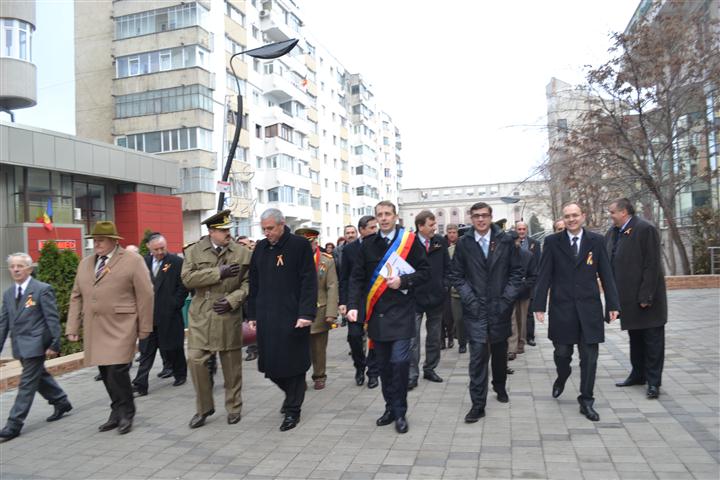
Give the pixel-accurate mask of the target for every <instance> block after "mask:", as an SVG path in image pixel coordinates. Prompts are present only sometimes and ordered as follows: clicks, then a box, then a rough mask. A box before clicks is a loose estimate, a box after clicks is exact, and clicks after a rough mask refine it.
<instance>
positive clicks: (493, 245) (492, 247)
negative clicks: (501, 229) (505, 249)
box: [490, 240, 495, 252]
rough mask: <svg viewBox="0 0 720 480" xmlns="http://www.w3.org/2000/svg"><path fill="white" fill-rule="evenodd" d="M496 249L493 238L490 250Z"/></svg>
mask: <svg viewBox="0 0 720 480" xmlns="http://www.w3.org/2000/svg"><path fill="white" fill-rule="evenodd" d="M494 251H495V241H494V240H493V241H492V242H490V252H494Z"/></svg>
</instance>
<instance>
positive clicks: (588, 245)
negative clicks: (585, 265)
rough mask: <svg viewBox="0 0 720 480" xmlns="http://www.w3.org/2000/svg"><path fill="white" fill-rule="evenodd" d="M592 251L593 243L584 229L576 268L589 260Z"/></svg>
mask: <svg viewBox="0 0 720 480" xmlns="http://www.w3.org/2000/svg"><path fill="white" fill-rule="evenodd" d="M591 249H592V241H591V240H590V238H589V237H588V234H587V230H585V229H583V236H582V240H580V255H578V257H577V259H576V261H575V266H577V265H580V263H581V262H584V261H585V260H586V259H587V255H588V252H590V250H591Z"/></svg>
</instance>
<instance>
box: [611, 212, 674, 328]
mask: <svg viewBox="0 0 720 480" xmlns="http://www.w3.org/2000/svg"><path fill="white" fill-rule="evenodd" d="M616 237H617V246H616V247H615V254H614V255H613V246H614V245H615V238H616ZM605 246H606V248H607V252H608V255H609V256H610V261H611V263H612V268H613V273H614V275H615V283H616V285H617V290H618V295H619V296H620V312H621V315H620V325H621V327H622V329H623V330H637V329H643V328H652V327H660V326H662V325H665V324H666V323H667V292H666V291H665V273H664V272H663V265H662V257H661V251H660V234H659V233H658V231H657V229H656V228H655V226H654V225H652V224H650V223H648V222H646V221H645V220H643V219H641V218H638V217H635V216H633V217H632V218H631V219H630V221H629V222H628V224H627V226H626V227H625V229H624V230H623V231H620V232H618V231H617V230H615V229H614V228H611V229H610V230H608V232H607V234H606V235H605ZM641 303H647V304H649V305H650V306H649V307H647V308H641V307H640V304H641Z"/></svg>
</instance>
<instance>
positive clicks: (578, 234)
mask: <svg viewBox="0 0 720 480" xmlns="http://www.w3.org/2000/svg"><path fill="white" fill-rule="evenodd" d="M565 232H566V233H567V236H568V238H569V239H570V246H572V243H573V240H572V239H573V237H577V239H578V240H577V249H578V252H579V251H580V244H581V243H582V236H583V229H582V228H581V229H580V231H579V232H578V233H577V234H575V235H573V234H572V233H570V230H565Z"/></svg>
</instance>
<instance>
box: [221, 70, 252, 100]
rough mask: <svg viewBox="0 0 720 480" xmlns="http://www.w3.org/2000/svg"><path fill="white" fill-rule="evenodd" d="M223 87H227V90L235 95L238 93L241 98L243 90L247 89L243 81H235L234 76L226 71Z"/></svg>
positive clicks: (243, 94)
mask: <svg viewBox="0 0 720 480" xmlns="http://www.w3.org/2000/svg"><path fill="white" fill-rule="evenodd" d="M238 83H239V84H240V92H238ZM225 85H226V86H227V89H228V90H230V91H232V92H235V94H236V95H237V94H238V93H240V95H242V96H243V97H244V96H245V90H246V89H247V82H246V81H245V80H241V79H239V78H238V79H236V78H235V76H234V75H233V74H232V73H231V72H228V71H226V72H225Z"/></svg>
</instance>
